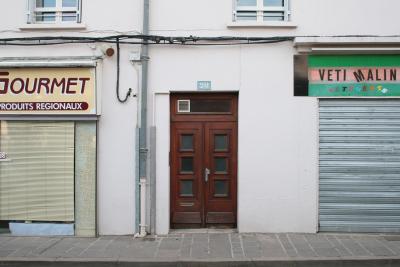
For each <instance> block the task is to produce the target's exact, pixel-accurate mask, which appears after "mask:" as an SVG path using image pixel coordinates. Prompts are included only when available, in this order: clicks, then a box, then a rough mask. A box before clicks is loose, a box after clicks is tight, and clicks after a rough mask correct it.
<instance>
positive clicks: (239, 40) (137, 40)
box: [0, 34, 400, 46]
mask: <svg viewBox="0 0 400 267" xmlns="http://www.w3.org/2000/svg"><path fill="white" fill-rule="evenodd" d="M319 37H321V38H346V37H347V38H399V37H400V35H325V36H324V35H297V36H271V37H238V36H215V37H197V36H192V35H190V36H161V35H143V34H134V35H127V34H120V35H109V36H102V37H88V36H37V37H13V38H0V46H1V45H12V46H41V45H62V44H81V43H111V44H117V43H119V44H132V45H142V44H144V45H186V46H188V45H193V46H204V45H207V46H212V45H215V46H218V45H225V46H227V45H245V44H247V45H251V44H268V43H277V42H286V41H293V40H294V39H295V38H319ZM117 39H118V40H117ZM222 42H225V43H222Z"/></svg>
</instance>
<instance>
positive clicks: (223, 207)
mask: <svg viewBox="0 0 400 267" xmlns="http://www.w3.org/2000/svg"><path fill="white" fill-rule="evenodd" d="M204 132H205V153H204V158H205V167H206V168H210V175H209V180H208V183H207V185H206V188H207V189H206V190H205V211H206V214H205V215H206V217H205V218H206V223H209V224H217V223H223V224H234V223H235V221H236V220H235V218H236V123H234V122H218V123H215V122H214V123H205V124H204Z"/></svg>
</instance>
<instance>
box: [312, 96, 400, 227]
mask: <svg viewBox="0 0 400 267" xmlns="http://www.w3.org/2000/svg"><path fill="white" fill-rule="evenodd" d="M319 103H320V109H319V112H320V113H319V114H320V132H319V136H320V150H319V151H320V153H319V155H320V160H319V170H320V181H319V182H320V195H319V200H320V205H319V219H320V231H340V232H400V100H397V99H385V100H370V99H321V100H320V102H319Z"/></svg>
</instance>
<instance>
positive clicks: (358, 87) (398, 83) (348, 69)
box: [308, 55, 400, 96]
mask: <svg viewBox="0 0 400 267" xmlns="http://www.w3.org/2000/svg"><path fill="white" fill-rule="evenodd" d="M308 95H309V96H400V55H342V56H333V55H329V56H328V55H310V56H308Z"/></svg>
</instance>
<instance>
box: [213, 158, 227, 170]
mask: <svg viewBox="0 0 400 267" xmlns="http://www.w3.org/2000/svg"><path fill="white" fill-rule="evenodd" d="M214 163H215V172H222V173H227V172H228V170H227V164H226V158H215V159H214Z"/></svg>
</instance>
